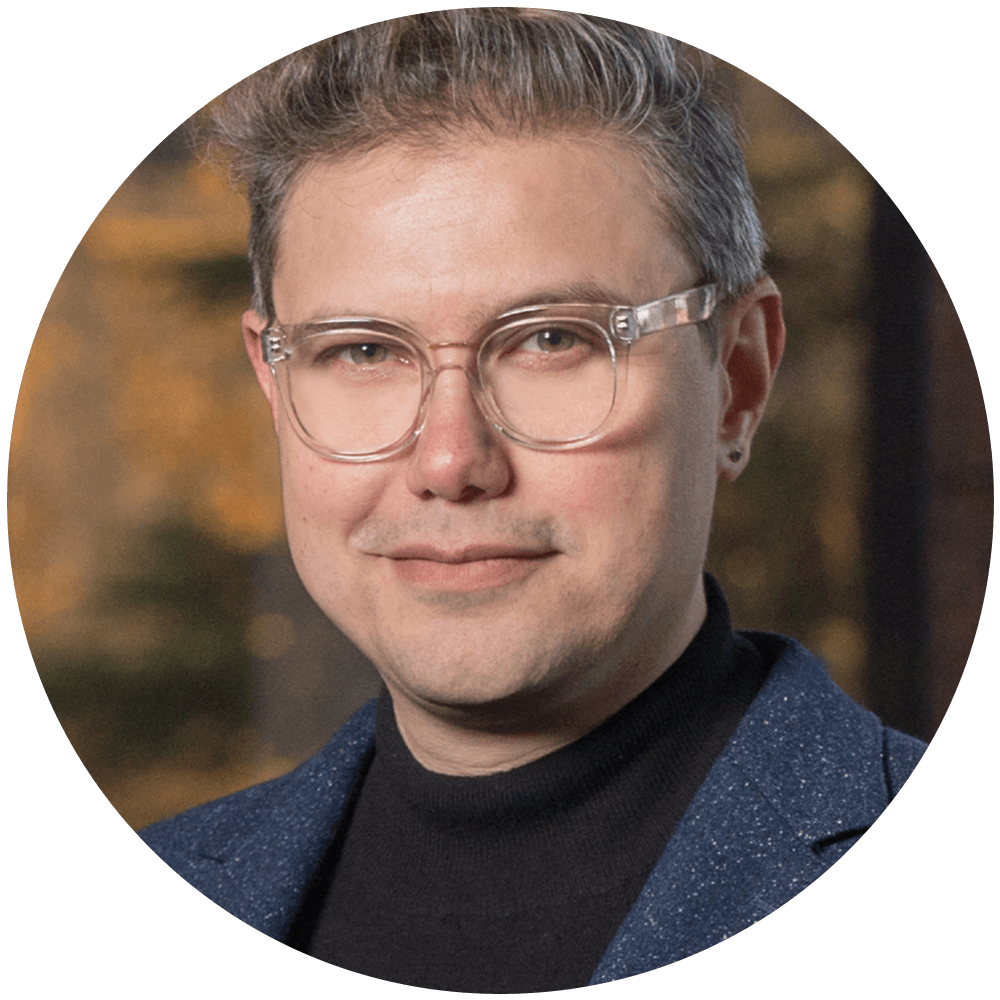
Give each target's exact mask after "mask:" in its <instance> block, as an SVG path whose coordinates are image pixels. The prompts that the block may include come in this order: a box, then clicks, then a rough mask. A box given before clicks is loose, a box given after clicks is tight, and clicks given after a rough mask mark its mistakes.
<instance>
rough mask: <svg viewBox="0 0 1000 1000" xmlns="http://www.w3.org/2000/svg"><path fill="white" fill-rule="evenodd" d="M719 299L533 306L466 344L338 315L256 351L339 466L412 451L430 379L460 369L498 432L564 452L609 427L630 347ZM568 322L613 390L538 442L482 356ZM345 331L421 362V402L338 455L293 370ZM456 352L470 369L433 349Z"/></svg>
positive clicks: (694, 295)
mask: <svg viewBox="0 0 1000 1000" xmlns="http://www.w3.org/2000/svg"><path fill="white" fill-rule="evenodd" d="M717 301H718V299H717V289H716V286H715V285H714V284H708V285H700V286H698V287H697V288H692V289H689V290H687V291H684V292H678V293H677V294H675V295H669V296H667V297H666V298H662V299H657V300H655V301H653V302H647V303H645V304H644V305H639V306H627V305H612V304H603V303H598V304H594V303H584V302H575V303H565V304H563V303H560V304H543V305H533V306H528V307H525V308H521V309H515V310H512V311H510V312H506V313H504V314H502V315H501V316H498V317H497V318H496V319H494V320H492V321H491V322H490V323H489V324H488V325H487V326H486V327H484V328H483V330H482V331H481V335H480V336H479V337H478V338H475V339H473V340H471V341H469V342H467V343H466V342H430V341H428V340H427V339H426V338H424V337H422V336H421V335H420V334H419V333H417V332H416V331H413V330H410V329H407V328H406V327H403V326H400V325H398V324H395V323H391V322H389V321H386V320H383V319H377V318H374V317H366V316H357V317H338V318H334V319H329V320H320V321H316V322H310V323H303V324H296V325H288V326H285V325H281V324H277V323H275V324H272V325H271V326H269V327H268V328H267V329H266V330H265V331H264V332H263V334H262V336H261V350H262V356H263V360H264V362H265V364H267V365H268V366H269V368H270V370H271V375H272V377H273V378H274V380H275V384H276V386H277V389H278V395H279V396H280V397H281V400H282V405H283V406H284V408H285V412H286V413H287V414H288V416H289V418H290V421H291V424H292V426H293V428H294V429H295V432H296V434H297V435H298V437H299V438H300V439H301V441H302V442H303V443H304V444H305V445H306V446H307V447H309V448H311V449H312V450H313V451H315V452H317V453H318V454H320V455H322V456H324V457H325V458H329V459H333V460H335V461H341V462H374V461H379V460H382V459H386V458H391V457H392V456H394V455H397V454H399V453H400V452H402V451H404V450H405V449H407V448H409V447H410V446H411V445H412V444H413V443H414V441H416V439H417V438H418V437H419V435H420V432H421V431H422V429H423V427H424V424H425V422H426V419H427V414H428V411H429V409H430V401H431V396H432V390H433V387H434V383H435V380H436V378H437V376H438V374H439V373H440V372H442V371H446V370H448V369H459V370H461V371H463V372H464V373H465V375H466V377H467V378H468V380H469V383H470V386H471V389H472V394H473V397H474V398H475V400H476V404H477V406H478V407H479V409H480V411H481V412H482V414H483V416H484V417H485V418H486V420H487V421H489V423H490V425H491V426H492V427H493V428H494V429H495V430H496V431H497V433H499V434H501V435H503V436H504V437H506V438H509V439H510V440H512V441H516V442H517V443H518V444H521V445H524V446H526V447H529V448H533V449H537V450H542V451H563V450H568V449H572V448H579V447H582V446H584V445H588V444H591V443H593V442H594V441H596V440H598V439H599V438H600V437H602V436H603V435H604V434H605V433H606V432H607V431H608V430H609V429H610V426H611V423H612V416H613V414H614V412H615V404H616V403H617V402H618V400H619V398H620V395H621V392H620V385H623V384H624V374H625V371H626V370H627V364H628V353H629V347H630V346H631V345H632V344H634V343H635V342H636V341H637V340H639V339H641V338H643V337H647V336H649V335H650V334H654V333H660V332H663V331H666V330H674V329H678V328H680V327H685V326H689V325H693V324H697V323H702V322H705V321H706V320H708V319H709V318H711V316H712V314H713V312H714V311H715V308H716V305H717ZM572 324H582V325H585V326H587V327H588V328H590V329H592V330H593V331H595V333H596V334H599V335H600V336H601V337H603V339H604V344H605V346H606V348H607V350H608V355H609V357H610V361H611V387H610V393H609V395H608V400H607V412H606V413H605V414H604V416H603V418H602V419H600V420H599V421H597V423H596V426H594V427H592V428H590V429H589V430H587V431H585V432H581V433H578V434H573V435H572V436H570V437H568V438H566V437H565V436H559V437H541V436H538V435H533V434H529V433H525V431H524V430H519V429H518V428H517V427H516V426H513V425H512V424H511V422H510V419H509V417H507V416H505V414H504V413H503V412H502V410H501V409H500V408H499V406H498V405H497V401H496V399H495V396H494V393H493V392H491V390H490V386H489V384H488V383H487V382H486V381H485V380H484V379H483V377H482V375H481V372H482V370H483V368H484V365H483V359H484V358H488V357H489V356H490V351H491V350H492V345H495V344H497V343H498V342H503V340H504V339H505V338H508V337H510V336H511V335H512V334H515V335H516V334H517V333H518V331H522V330H528V331H537V330H541V329H548V328H550V327H552V328H555V327H559V326H561V325H572ZM345 330H349V331H351V333H352V334H354V333H356V334H364V333H366V332H368V333H370V334H371V335H372V336H373V338H379V339H385V338H390V339H392V340H394V341H396V342H399V343H400V344H403V345H406V346H407V347H408V348H409V349H410V350H411V351H412V353H413V356H414V357H415V358H416V359H418V360H419V364H420V371H421V382H420V392H419V404H418V406H417V408H416V413H415V415H414V417H413V420H412V422H411V423H410V425H409V427H408V428H407V429H406V430H405V431H404V432H403V433H401V434H399V435H397V436H396V438H395V440H393V441H391V442H388V443H386V444H385V445H384V446H381V447H378V448H375V449H368V450H360V451H342V450H337V449H336V448H334V447H331V446H330V445H329V444H328V443H324V442H323V441H322V440H320V439H318V438H316V437H315V436H314V435H313V434H312V433H310V431H309V430H308V429H307V427H306V426H305V424H304V423H303V420H302V419H301V416H300V414H299V412H298V408H297V407H296V405H295V402H294V398H293V393H292V389H291V384H290V378H291V375H290V372H291V366H292V363H293V360H294V359H295V352H296V349H297V348H299V347H301V346H302V345H303V344H306V343H307V342H308V341H309V340H310V339H311V338H315V337H317V336H323V335H325V334H335V333H337V332H338V331H345ZM456 348H460V349H466V350H471V351H473V352H475V360H474V362H473V364H472V365H471V366H467V365H458V364H444V365H438V366H436V367H435V365H434V364H433V360H432V356H431V352H432V351H435V350H441V349H456Z"/></svg>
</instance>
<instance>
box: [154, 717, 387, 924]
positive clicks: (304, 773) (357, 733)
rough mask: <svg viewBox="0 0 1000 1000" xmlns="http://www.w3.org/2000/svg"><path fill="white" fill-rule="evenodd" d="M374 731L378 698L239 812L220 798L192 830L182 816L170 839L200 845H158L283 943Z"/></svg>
mask: <svg viewBox="0 0 1000 1000" xmlns="http://www.w3.org/2000/svg"><path fill="white" fill-rule="evenodd" d="M374 732H375V702H374V701H373V702H369V703H368V704H367V705H365V706H364V707H363V708H362V709H360V710H359V711H358V712H357V713H355V715H354V716H353V717H352V718H351V719H350V721H349V722H348V723H347V724H346V725H345V726H344V727H343V728H342V729H341V730H340V731H339V732H338V733H337V735H336V736H335V737H334V739H333V740H332V742H330V743H329V744H328V745H327V746H326V747H325V748H324V749H323V750H322V751H321V752H320V753H318V754H317V755H315V756H314V757H312V758H310V759H309V760H308V761H306V762H305V763H304V764H303V765H301V766H300V767H298V768H296V769H295V770H294V771H292V772H291V773H289V774H287V775H284V776H283V777H281V778H277V779H275V780H274V781H269V782H266V783H265V784H263V785H258V786H256V787H255V788H251V789H248V790H246V791H243V792H240V793H237V794H238V795H240V797H241V800H242V801H241V805H240V808H239V809H235V810H234V809H232V808H230V807H229V806H228V800H227V799H221V800H219V801H218V802H217V803H211V804H210V805H208V806H204V807H202V808H200V809H198V810H195V811H194V813H193V814H191V815H192V816H193V817H194V818H193V821H192V823H191V824H190V827H191V829H185V827H186V826H188V824H187V823H186V817H185V816H180V817H178V818H177V819H175V820H174V821H173V824H174V825H173V826H172V828H171V834H172V837H171V839H172V840H174V841H175V842H176V843H177V844H178V845H180V844H184V843H185V841H187V843H188V844H191V843H192V842H193V847H190V846H188V847H186V848H185V850H184V852H183V857H171V856H170V855H171V853H172V852H171V849H170V847H171V845H170V844H164V843H162V842H161V841H159V840H158V842H157V843H155V845H154V844H153V843H151V846H155V848H156V849H157V851H158V853H160V854H161V855H162V856H164V859H165V860H167V861H168V863H170V864H171V865H172V867H174V868H175V870H176V871H177V872H178V873H179V874H180V875H182V876H183V877H184V878H186V879H187V880H188V881H189V882H191V883H192V884H193V885H194V886H195V887H196V888H197V889H199V890H200V891H201V892H203V893H204V894H205V895H207V896H208V897H209V898H210V899H212V900H214V901H215V902H216V903H218V904H219V905H220V906H221V907H223V909H225V910H228V911H229V912H230V913H232V914H233V915H234V916H236V917H238V918H239V919H240V920H243V921H245V922H246V923H248V924H250V925H251V926H253V927H256V928H257V929H258V930H260V931H263V932H264V933H265V934H268V935H270V936H271V937H274V938H278V939H284V938H285V937H286V936H287V934H288V932H289V929H290V927H291V924H292V920H293V918H294V916H295V913H296V911H297V909H298V906H299V902H300V900H301V899H302V898H303V896H304V894H305V891H306V888H307V886H308V884H309V880H310V878H311V877H312V875H313V873H314V872H315V871H316V869H317V867H318V866H319V864H320V862H321V861H322V858H323V856H324V854H325V852H326V849H327V846H328V845H329V843H330V841H331V839H332V837H333V834H334V832H335V828H336V825H337V821H338V820H339V818H340V815H341V812H342V810H343V808H344V805H345V803H346V801H347V799H348V796H349V795H350V793H351V790H352V788H353V787H354V783H355V781H356V779H357V776H358V773H359V771H360V769H361V767H362V764H363V762H364V759H365V757H366V755H367V752H368V750H369V748H370V746H371V745H372V742H373V739H374ZM155 829H156V828H155V827H154V828H152V830H153V831H155ZM154 836H155V835H154ZM149 839H150V840H151V841H152V837H151V838H149Z"/></svg>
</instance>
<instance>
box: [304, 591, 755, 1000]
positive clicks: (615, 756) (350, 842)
mask: <svg viewBox="0 0 1000 1000" xmlns="http://www.w3.org/2000/svg"><path fill="white" fill-rule="evenodd" d="M705 590H706V595H707V598H708V615H707V617H706V619H705V623H704V624H703V625H702V627H701V629H700V631H699V632H698V634H697V635H696V636H695V638H694V639H693V641H692V642H691V644H690V645H689V646H688V648H687V649H686V650H685V651H684V653H683V654H682V655H681V657H680V658H679V659H678V660H677V662H676V663H674V664H673V666H671V667H670V669H669V670H667V671H666V672H665V673H664V674H663V675H662V676H661V677H660V678H659V679H658V680H656V681H655V682H654V683H653V684H652V685H650V686H649V687H648V688H647V689H646V690H645V691H644V692H643V693H642V694H640V695H639V696H638V697H637V698H635V699H634V700H633V701H632V702H630V703H629V704H628V705H626V706H625V707H624V708H622V709H621V710H620V711H619V712H617V713H616V714H615V715H613V716H612V717H611V718H609V719H608V720H606V721H605V722H604V723H603V724H602V725H601V726H599V727H598V728H597V729H595V730H594V731H593V732H591V733H588V734H587V735H586V736H584V737H583V738H582V739H580V740H577V741H576V742H575V743H572V744H571V745H569V746H567V747H563V748H562V749H560V750H557V751H556V752H554V753H551V754H549V755H548V756H546V757H542V758H541V759H540V760H537V761H533V762H532V763H530V764H526V765H524V766H523V767H518V768H515V769H514V770H512V771H505V772H503V773H500V774H493V775H487V776H482V777H455V776H452V775H443V774H436V773H434V772H432V771H428V770H426V769H425V768H423V767H422V766H421V765H420V764H419V763H417V761H416V760H415V759H414V758H413V756H412V754H411V753H410V752H409V750H408V749H407V747H406V744H405V743H404V742H403V740H402V738H401V736H400V734H399V730H398V729H397V728H396V723H395V718H394V715H393V711H392V703H391V701H390V699H389V697H388V695H387V694H386V693H385V692H383V695H382V697H381V699H380V700H379V704H378V710H377V717H376V733H375V753H374V756H373V758H372V760H371V765H370V768H369V769H368V771H367V773H366V774H365V776H364V778H363V781H362V783H361V785H360V787H359V789H358V790H357V794H356V797H355V799H354V804H353V808H352V809H351V811H350V813H349V815H348V816H347V817H346V818H345V819H344V820H343V821H342V824H343V823H347V824H348V825H347V826H346V827H344V826H343V825H342V828H341V835H340V836H338V838H337V841H336V846H335V851H336V855H335V856H333V857H331V858H330V859H329V862H330V863H329V864H328V865H326V866H325V871H326V872H327V873H331V872H332V877H330V876H329V874H328V875H327V876H326V878H328V879H329V881H327V882H326V883H325V884H324V885H321V886H318V887H317V891H316V892H315V893H314V894H313V897H312V898H313V900H314V904H313V906H312V907H310V909H313V914H312V916H311V917H309V916H305V915H304V916H305V920H306V921H307V923H308V924H309V925H310V926H309V927H308V928H305V930H306V933H305V934H304V943H303V944H302V945H300V946H301V947H302V950H304V951H306V952H307V953H308V954H310V955H314V956H315V957H317V958H320V959H323V960H324V961H327V962H331V963H333V964H334V965H338V966H341V967H342V968H345V969H351V970H353V971H355V972H361V973H364V974H365V975H369V976H374V977H376V978H379V979H386V980H390V981H393V982H397V983H405V984H407V985H410V986H423V987H428V988H432V989H440V990H457V991H464V992H473V993H521V992H534V991H540V990H557V989H569V988H571V987H576V986H584V985H586V983H587V982H588V980H589V979H590V977H591V975H592V974H593V972H594V970H595V968H596V966H597V963H598V962H599V960H600V958H601V955H602V954H603V952H604V950H605V949H606V948H607V946H608V945H609V944H610V942H611V939H612V938H613V937H614V934H615V931H616V930H617V929H618V926H619V925H620V924H621V922H622V921H623V920H624V918H625V915H626V913H627V912H628V910H629V909H630V907H631V906H632V904H633V903H634V902H635V900H636V898H637V897H638V895H639V892H640V891H641V889H642V886H643V884H644V883H645V881H646V879H647V877H648V876H649V873H650V871H651V870H652V868H653V865H654V864H655V863H656V861H657V859H658V858H659V856H660V854H661V853H662V852H663V849H664V847H665V846H666V844H667V841H668V840H669V839H670V836H671V834H672V833H673V830H674V827H675V826H676V824H677V822H678V820H679V819H680V818H681V816H682V815H683V813H684V810H685V809H686V808H687V805H688V803H689V802H690V801H691V798H692V797H693V795H694V793H695V792H696V791H697V789H698V787H699V785H701V783H702V781H704V779H705V776H706V775H707V774H708V771H709V769H710V768H711V766H712V763H713V762H714V760H715V758H716V757H717V756H718V754H719V753H720V751H721V750H722V749H723V747H724V746H725V744H726V742H727V741H728V740H729V737H730V736H731V735H732V734H733V732H734V730H735V729H736V727H737V725H738V724H739V721H740V719H741V718H742V717H743V713H744V712H745V711H746V709H747V708H748V707H749V705H750V702H751V701H752V700H753V698H754V696H755V695H756V694H757V692H758V690H759V689H760V687H761V685H762V684H763V682H764V679H765V676H766V673H767V668H766V664H765V662H764V660H763V659H762V657H761V656H760V654H759V653H758V652H757V650H756V649H755V648H754V646H753V645H752V644H751V643H750V642H749V641H748V640H746V639H745V638H742V637H740V636H736V635H734V633H733V632H732V629H731V626H730V622H729V612H728V609H727V608H726V603H725V600H724V598H723V597H722V593H721V591H720V590H719V588H718V586H717V585H716V584H715V582H714V581H713V580H712V579H711V578H709V577H706V583H705Z"/></svg>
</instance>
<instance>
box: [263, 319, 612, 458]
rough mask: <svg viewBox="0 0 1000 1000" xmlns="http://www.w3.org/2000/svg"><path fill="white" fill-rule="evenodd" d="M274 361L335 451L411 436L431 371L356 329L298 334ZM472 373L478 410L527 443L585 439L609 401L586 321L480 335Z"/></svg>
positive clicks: (363, 450) (605, 347) (409, 353)
mask: <svg viewBox="0 0 1000 1000" xmlns="http://www.w3.org/2000/svg"><path fill="white" fill-rule="evenodd" d="M278 367H279V370H280V375H279V378H281V379H282V381H283V382H284V387H283V391H285V392H286V393H287V395H288V402H289V404H290V406H291V409H292V411H293V413H294V414H295V416H296V418H297V419H298V421H299V422H300V424H301V426H302V429H303V430H304V431H305V432H306V435H307V437H308V438H310V439H311V440H313V441H314V442H316V443H317V444H318V445H320V446H321V447H322V448H323V449H324V450H327V451H330V452H333V453H336V454H340V455H345V456H348V455H367V454H373V453H376V452H379V451H384V450H386V449H389V448H391V447H392V446H393V445H395V444H397V443H398V442H400V441H402V440H403V439H404V438H407V437H408V436H409V435H410V434H412V432H413V430H414V425H415V424H416V422H417V420H418V419H419V417H420V411H421V406H422V404H423V402H424V398H425V395H426V394H427V393H428V392H429V391H430V390H431V387H432V382H433V378H434V373H433V370H432V368H431V362H430V361H429V360H428V359H425V358H424V356H423V355H422V353H421V351H420V349H419V348H418V347H417V346H416V345H415V344H414V343H412V342H410V341H409V340H407V339H406V338H404V337H399V336H393V335H390V334H386V333H381V332H373V331H371V330H368V329H364V328H361V329H355V330H351V329H347V330H336V331H327V332H320V333H314V334H311V335H309V336H306V337H303V338H302V339H301V340H299V341H298V342H297V343H296V344H295V345H294V347H293V350H292V352H291V356H290V357H289V358H288V359H287V361H285V362H284V363H282V365H280V366H278ZM476 370H477V371H478V376H479V379H478V382H479V386H480V387H481V392H477V396H478V401H479V403H480V406H481V408H483V409H484V412H485V413H486V416H487V417H489V418H490V419H492V420H494V421H495V422H497V423H499V424H500V425H501V426H503V427H504V428H505V429H506V430H507V431H508V432H509V433H512V434H513V436H514V437H517V438H522V439H525V440H528V441H533V442H537V443H566V442H570V441H574V440H578V439H581V438H586V437H588V436H589V435H591V434H592V433H593V432H594V431H596V430H597V429H598V428H599V427H600V426H601V424H602V423H603V422H604V420H605V419H606V418H607V416H608V414H609V413H610V411H611V406H612V404H613V402H614V396H615V366H614V358H613V354H612V349H611V346H610V344H609V342H608V338H607V335H606V334H605V333H604V332H603V331H602V329H601V327H600V326H599V325H597V324H596V323H594V324H591V323H588V322H586V321H583V320H569V321H553V320H551V319H547V320H540V319H539V318H538V317H535V318H533V319H531V320H525V321H519V322H517V323H515V324H513V325H512V326H510V327H505V328H502V329H500V330H498V331H496V332H495V333H494V334H493V335H492V336H490V337H489V338H488V339H487V340H486V341H484V342H483V344H482V346H481V347H480V348H479V350H478V353H477V357H476ZM473 384H474V385H475V379H473Z"/></svg>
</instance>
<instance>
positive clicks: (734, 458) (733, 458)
mask: <svg viewBox="0 0 1000 1000" xmlns="http://www.w3.org/2000/svg"><path fill="white" fill-rule="evenodd" d="M741 458H743V452H742V450H741V449H739V448H734V449H733V450H732V451H731V452H730V453H729V461H730V462H732V463H733V465H736V463H737V462H739V461H740V459H741Z"/></svg>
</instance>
